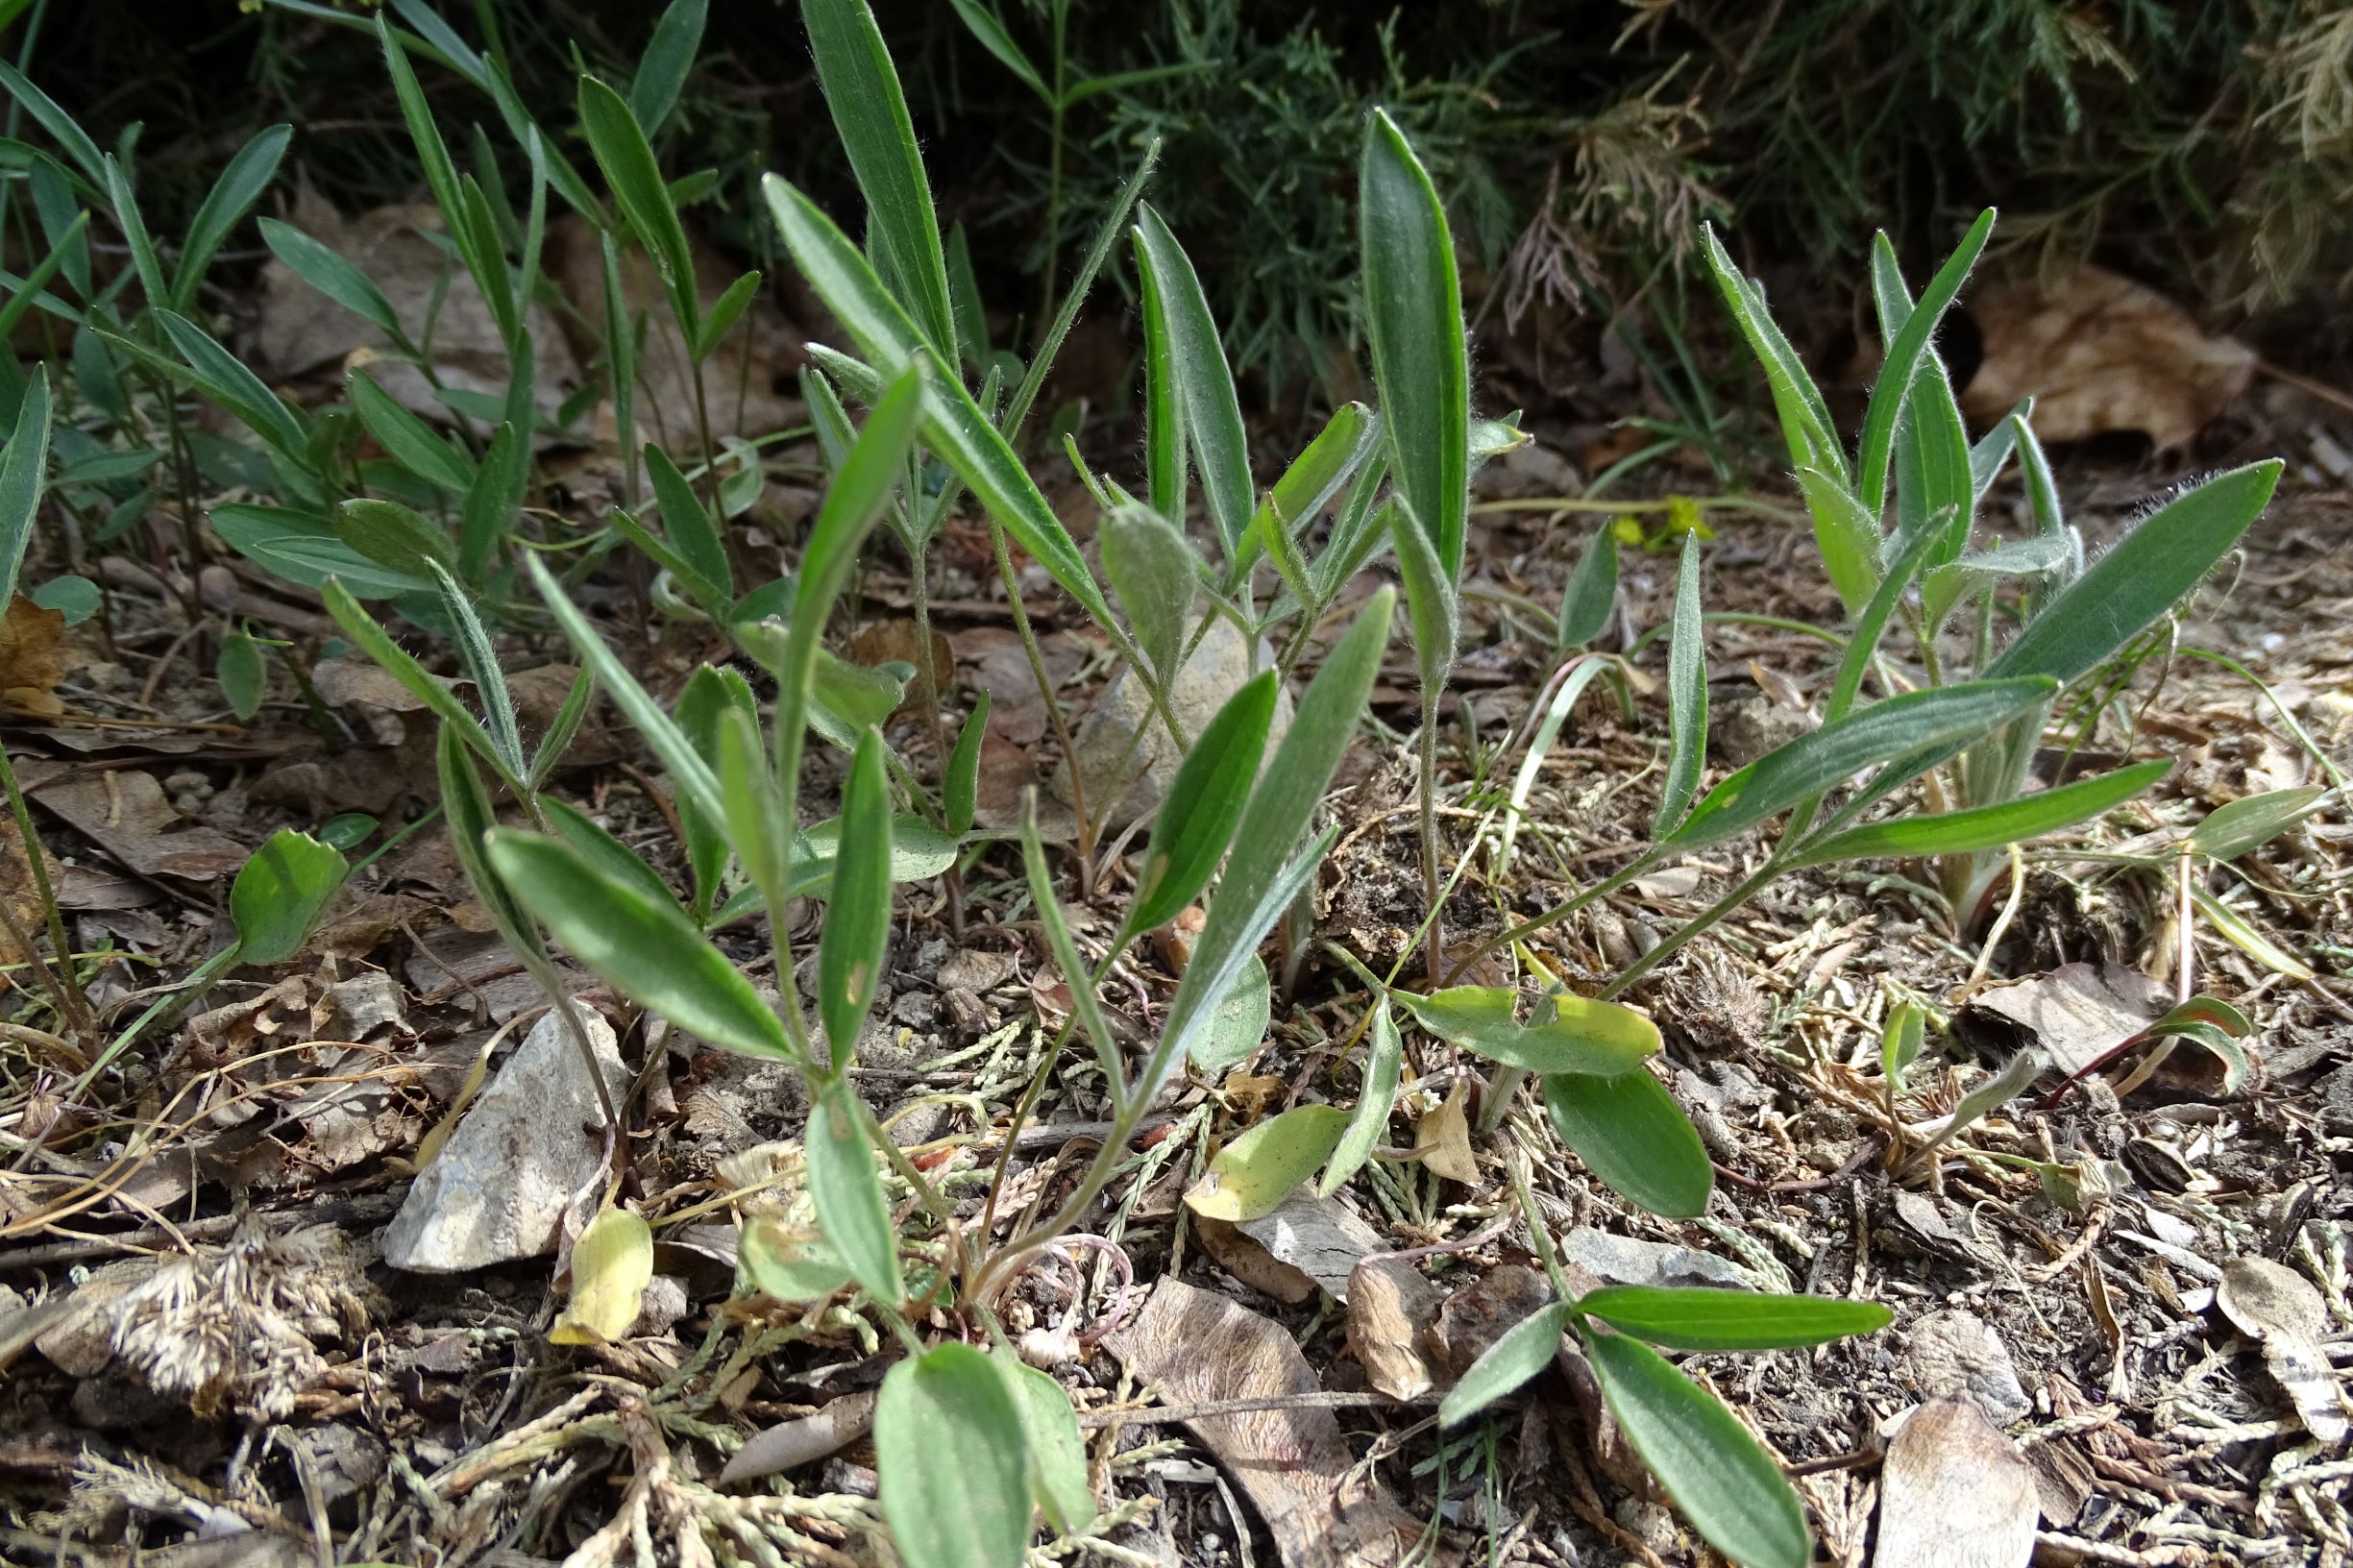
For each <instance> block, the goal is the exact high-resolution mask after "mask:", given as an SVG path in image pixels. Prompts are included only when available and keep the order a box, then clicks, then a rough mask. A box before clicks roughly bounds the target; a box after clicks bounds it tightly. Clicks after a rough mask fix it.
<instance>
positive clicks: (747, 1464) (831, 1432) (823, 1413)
mask: <svg viewBox="0 0 2353 1568" xmlns="http://www.w3.org/2000/svg"><path fill="white" fill-rule="evenodd" d="M873 1425H874V1390H872V1389H867V1390H866V1391H864V1392H862V1393H855V1394H844V1395H843V1396H842V1397H841V1398H840V1399H837V1400H835V1401H834V1402H833V1403H832V1404H830V1405H827V1406H826V1407H825V1408H824V1409H821V1410H819V1411H818V1412H817V1413H816V1414H815V1415H804V1416H801V1417H800V1418H799V1419H797V1420H794V1421H784V1422H779V1423H778V1424H777V1425H775V1426H772V1427H771V1428H769V1429H768V1430H767V1431H766V1432H760V1433H753V1434H752V1436H751V1437H750V1438H749V1439H748V1441H747V1442H746V1443H745V1444H744V1446H743V1447H742V1448H739V1449H737V1450H736V1451H735V1455H734V1457H733V1458H730V1459H728V1460H727V1464H726V1468H724V1469H723V1470H722V1471H720V1473H719V1480H720V1484H721V1485H726V1484H728V1483H729V1482H738V1481H757V1480H759V1479H760V1478H761V1477H762V1476H773V1475H778V1474H781V1473H782V1472H784V1471H787V1470H797V1469H798V1468H800V1467H801V1466H802V1465H804V1464H807V1463H808V1462H809V1461H810V1460H812V1459H821V1458H824V1457H825V1456H826V1455H828V1454H831V1453H834V1452H836V1451H837V1450H839V1449H843V1448H846V1447H847V1446H849V1445H850V1444H851V1443H854V1442H856V1441H857V1440H858V1439H859V1438H861V1437H863V1436H865V1435H866V1434H867V1433H869V1432H870V1431H871V1430H872V1429H873Z"/></svg>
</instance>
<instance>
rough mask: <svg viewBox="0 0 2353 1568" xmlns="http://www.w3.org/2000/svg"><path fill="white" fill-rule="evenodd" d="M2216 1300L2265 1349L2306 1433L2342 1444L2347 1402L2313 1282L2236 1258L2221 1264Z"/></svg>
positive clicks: (2276, 1266)
mask: <svg viewBox="0 0 2353 1568" xmlns="http://www.w3.org/2000/svg"><path fill="white" fill-rule="evenodd" d="M2214 1299H2215V1305H2216V1306H2218V1307H2219V1308H2221V1309H2222V1315H2223V1316H2225V1317H2227V1318H2229V1319H2230V1320H2231V1322H2232V1324H2233V1325H2234V1326H2236V1327H2237V1329H2238V1330H2239V1332H2240V1333H2241V1334H2243V1335H2246V1336H2247V1337H2248V1338H2249V1339H2252V1340H2255V1341H2256V1342H2257V1343H2259V1344H2261V1345H2262V1346H2263V1359H2264V1364H2265V1365H2266V1366H2267V1367H2269V1368H2270V1369H2271V1376H2272V1377H2274V1378H2276V1379H2277V1380H2279V1385H2280V1386H2281V1387H2283V1388H2285V1389H2287V1390H2288V1397H2289V1398H2290V1399H2291V1400H2292V1401H2294V1402H2295V1413H2296V1416H2297V1418H2298V1419H2299V1420H2301V1421H2302V1422H2303V1423H2304V1430H2305V1431H2306V1432H2309V1433H2312V1434H2313V1435H2314V1436H2315V1437H2317V1438H2319V1439H2320V1440H2321V1441H2322V1442H2324V1443H2338V1442H2342V1441H2343V1440H2344V1436H2345V1431H2346V1420H2345V1407H2344V1397H2343V1395H2342V1394H2341V1393H2340V1392H2339V1391H2338V1388H2337V1379H2336V1377H2335V1375H2334V1374H2333V1372H2332V1371H2331V1369H2330V1367H2329V1360H2328V1352H2327V1351H2326V1350H2324V1349H2323V1348H2322V1347H2321V1344H2320V1340H2321V1337H2322V1335H2326V1334H2327V1333H2328V1332H2329V1315H2328V1303H2327V1302H2326V1301H2324V1300H2322V1299H2321V1296H2320V1292H2319V1291H2318V1290H2317V1289H2316V1288H2315V1287H2314V1286H2313V1283H2312V1282H2311V1281H2310V1280H2307V1279H2306V1278H2304V1276H2303V1275H2301V1274H2298V1273H2297V1272H2296V1271H2295V1270H2294V1269H2292V1268H2290V1267H2288V1266H2287V1265H2285V1264H2283V1263H2275V1262H2271V1260H2270V1259H2268V1258H2251V1257H2240V1258H2233V1259H2232V1260H2231V1261H2230V1262H2227V1263H2225V1264H2223V1265H2222V1282H2221V1284H2220V1285H2218V1286H2216V1287H2215V1293H2214Z"/></svg>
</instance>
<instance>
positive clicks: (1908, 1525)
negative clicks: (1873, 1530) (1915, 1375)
mask: <svg viewBox="0 0 2353 1568" xmlns="http://www.w3.org/2000/svg"><path fill="white" fill-rule="evenodd" d="M1879 1498H1880V1501H1879V1549H1878V1552H1877V1554H1876V1555H1875V1556H1874V1557H1873V1558H1872V1563H1873V1568H2025V1565H2026V1563H2027V1562H2028V1561H2029V1560H2030V1559H2031V1558H2032V1557H2033V1556H2034V1527H2035V1521H2036V1520H2037V1519H2038V1518H2039V1517H2040V1516H2041V1513H2042V1505H2041V1502H2040V1499H2039V1497H2038V1494H2037V1492H2036V1490H2035V1483H2034V1471H2033V1469H2032V1468H2031V1467H2030V1466H2029V1465H2028V1464H2027V1463H2026V1460H2025V1458H2023V1457H2022V1455H2020V1453H2019V1451H2018V1447H2017V1445H2016V1444H2014V1443H2012V1442H2011V1441H2010V1439H2009V1438H2007V1437H2005V1436H2003V1435H2002V1434H2001V1433H2000V1431H1999V1430H1998V1429H1997V1428H1996V1427H1995V1425H1994V1424H1993V1423H1992V1422H1991V1421H1988V1420H1987V1419H1986V1418H1985V1414H1984V1412H1983V1411H1981V1410H1979V1409H1977V1407H1976V1406H1974V1405H1973V1404H1971V1403H1970V1402H1969V1401H1968V1400H1965V1399H1940V1400H1936V1401H1934V1402H1933V1403H1930V1404H1927V1405H1923V1406H1921V1407H1920V1408H1919V1409H1916V1410H1914V1411H1913V1412H1912V1414H1911V1417H1910V1419H1908V1420H1907V1421H1905V1422H1904V1424H1903V1430H1902V1431H1901V1432H1899V1433H1896V1437H1895V1440H1894V1441H1893V1442H1891V1443H1889V1444H1888V1445H1887V1465H1886V1469H1885V1471H1884V1473H1883V1474H1882V1476H1881V1478H1880V1482H1879Z"/></svg>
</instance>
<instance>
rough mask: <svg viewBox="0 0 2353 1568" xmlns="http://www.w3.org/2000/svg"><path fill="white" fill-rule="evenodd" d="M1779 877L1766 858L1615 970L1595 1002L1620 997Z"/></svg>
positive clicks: (1775, 863) (1778, 866)
mask: <svg viewBox="0 0 2353 1568" xmlns="http://www.w3.org/2000/svg"><path fill="white" fill-rule="evenodd" d="M1780 874H1781V863H1780V861H1779V860H1777V859H1773V858H1768V859H1767V860H1766V862H1765V863H1764V864H1763V865H1762V866H1759V867H1758V868H1757V869H1756V870H1753V871H1752V872H1750V873H1749V875H1748V877H1747V878H1746V879H1745V880H1743V881H1742V882H1740V883H1739V884H1738V885H1737V886H1735V887H1734V888H1733V889H1732V891H1731V892H1729V893H1728V894H1725V895H1724V896H1723V897H1721V898H1719V899H1717V900H1716V901H1715V902H1714V903H1712V904H1710V905H1709V906H1708V907H1707V908H1706V909H1705V910H1704V911H1703V912H1702V913H1700V914H1698V915H1694V916H1693V917H1692V918H1691V919H1688V920H1685V921H1684V922H1683V923H1682V924H1681V925H1680V926H1678V927H1677V928H1676V931H1675V934H1674V935H1672V936H1670V937H1669V938H1667V940H1666V941H1664V942H1662V943H1659V944H1658V945H1657V946H1655V947H1654V948H1652V949H1651V950H1650V951H1649V952H1647V953H1645V954H1643V955H1642V956H1641V957H1640V958H1638V959H1636V960H1634V961H1633V963H1631V964H1630V965H1628V966H1627V967H1626V968H1623V969H1621V970H1620V971H1618V977H1617V978H1616V979H1614V980H1612V981H1610V982H1609V984H1607V985H1605V986H1604V987H1603V988H1602V989H1601V992H1600V993H1599V999H1600V1000H1602V1001H1605V1002H1606V1001H1610V1000H1612V999H1613V998H1615V997H1618V996H1620V995H1623V994H1624V993H1625V992H1626V991H1627V989H1628V988H1629V987H1630V986H1631V985H1633V983H1634V982H1635V981H1637V980H1639V979H1641V978H1642V977H1643V976H1644V975H1646V974H1648V973H1650V972H1651V971H1652V970H1653V969H1654V968H1658V966H1659V965H1661V964H1663V963H1665V962H1666V961H1667V960H1668V959H1669V958H1671V957H1673V956H1674V955H1675V954H1676V953H1677V952H1679V951H1680V950H1681V948H1682V947H1683V945H1684V943H1688V942H1690V941H1691V939H1692V938H1694V937H1696V936H1699V935H1700V934H1701V933H1702V932H1704V931H1705V930H1707V928H1708V927H1710V926H1712V925H1714V924H1715V923H1716V922H1717V921H1718V920H1721V919H1724V918H1725V917H1726V916H1727V915H1729V914H1730V913H1731V912H1732V911H1733V910H1735V909H1738V908H1739V907H1740V906H1741V905H1743V904H1745V903H1747V902H1748V901H1749V900H1750V899H1751V898H1752V897H1754V896H1755V895H1756V891H1757V890H1758V889H1759V888H1761V887H1763V886H1764V885H1765V884H1766V883H1768V882H1770V881H1772V880H1773V879H1774V878H1775V877H1777V876H1778V875H1780Z"/></svg>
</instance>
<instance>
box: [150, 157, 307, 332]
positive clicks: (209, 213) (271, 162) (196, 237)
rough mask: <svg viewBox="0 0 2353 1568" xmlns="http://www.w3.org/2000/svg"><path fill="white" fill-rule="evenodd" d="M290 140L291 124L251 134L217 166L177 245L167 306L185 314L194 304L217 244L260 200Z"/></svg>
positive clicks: (219, 245) (275, 172)
mask: <svg viewBox="0 0 2353 1568" xmlns="http://www.w3.org/2000/svg"><path fill="white" fill-rule="evenodd" d="M293 138H294V128H293V127H292V126H290V125H273V126H269V127H267V128H265V129H264V130H261V131H259V132H257V133H256V134H255V135H254V138H253V139H252V140H251V141H248V142H247V143H246V144H245V145H244V146H242V147H240V148H238V149H237V151H236V156H235V157H233V158H232V159H230V160H229V163H228V166H227V167H226V168H224V169H222V170H221V176H220V178H219V179H218V180H215V181H213V182H212V188H211V189H210V190H208V191H206V192H205V199H204V201H203V203H202V204H201V205H200V206H199V207H198V208H196V216H195V217H193V218H191V219H190V220H188V237H187V239H186V240H185V241H184V243H183V244H182V245H181V247H180V267H179V270H178V271H177V272H175V273H174V274H173V275H172V292H171V299H170V301H169V303H170V305H171V307H172V308H173V309H175V310H178V311H180V312H182V313H183V314H184V313H185V312H186V311H187V310H189V309H190V308H191V307H192V306H194V305H195V303H196V290H197V287H198V285H199V284H201V283H202V282H204V278H205V272H206V270H207V269H208V268H209V267H210V266H211V265H212V258H213V257H215V256H216V255H218V254H219V253H220V248H221V243H222V241H224V240H226V239H227V238H228V237H229V235H230V233H231V232H232V231H233V230H234V229H235V228H236V226H237V225H238V224H239V223H240V222H242V221H243V220H244V217H245V214H246V213H247V212H249V211H251V210H252V209H253V205H254V203H255V202H257V201H258V200H260V198H261V192H262V191H263V190H264V189H266V188H267V187H268V185H269V183H270V182H271V181H272V180H274V179H276V178H277V176H278V164H279V160H280V159H282V158H284V157H285V156H286V143H287V142H289V141H291V140H292V139H293Z"/></svg>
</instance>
